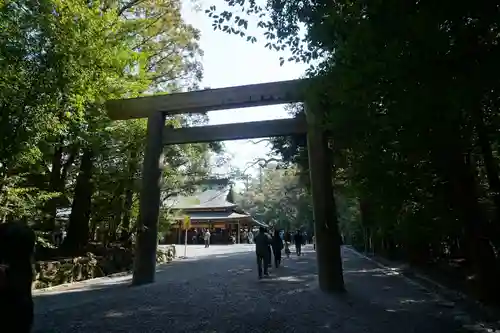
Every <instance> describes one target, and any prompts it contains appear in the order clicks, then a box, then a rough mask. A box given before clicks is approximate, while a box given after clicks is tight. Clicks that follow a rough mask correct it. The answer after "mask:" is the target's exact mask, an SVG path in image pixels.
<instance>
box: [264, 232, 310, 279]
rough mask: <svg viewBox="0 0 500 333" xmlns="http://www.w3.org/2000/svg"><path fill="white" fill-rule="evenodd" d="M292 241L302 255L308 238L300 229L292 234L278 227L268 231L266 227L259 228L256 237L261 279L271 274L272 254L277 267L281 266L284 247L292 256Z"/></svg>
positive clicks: (287, 254)
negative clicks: (303, 246)
mask: <svg viewBox="0 0 500 333" xmlns="http://www.w3.org/2000/svg"><path fill="white" fill-rule="evenodd" d="M292 241H293V243H294V244H295V251H296V254H297V256H300V255H302V245H305V242H306V238H305V237H304V235H303V233H302V232H301V231H300V230H297V231H296V232H295V233H294V234H293V235H292V233H291V232H283V233H282V232H281V231H280V230H277V229H275V230H273V231H271V232H268V231H267V230H266V228H264V227H260V228H259V233H258V234H257V235H256V236H255V237H254V242H255V253H256V255H257V270H258V273H259V279H262V277H264V276H269V267H270V266H271V256H272V257H274V266H275V267H276V268H279V267H280V265H281V252H282V250H283V248H284V249H285V254H286V256H287V257H290V244H291V243H292Z"/></svg>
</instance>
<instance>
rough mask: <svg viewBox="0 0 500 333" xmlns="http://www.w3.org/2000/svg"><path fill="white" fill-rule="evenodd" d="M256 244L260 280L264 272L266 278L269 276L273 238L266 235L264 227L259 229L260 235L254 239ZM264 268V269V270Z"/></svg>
mask: <svg viewBox="0 0 500 333" xmlns="http://www.w3.org/2000/svg"><path fill="white" fill-rule="evenodd" d="M254 242H255V254H256V256H257V271H258V272H259V279H262V270H264V276H269V271H268V269H269V261H270V259H271V258H270V256H269V245H270V244H271V238H270V237H269V235H268V234H267V233H266V229H265V228H264V227H260V228H259V233H258V234H257V236H255V238H254ZM263 267H264V269H263Z"/></svg>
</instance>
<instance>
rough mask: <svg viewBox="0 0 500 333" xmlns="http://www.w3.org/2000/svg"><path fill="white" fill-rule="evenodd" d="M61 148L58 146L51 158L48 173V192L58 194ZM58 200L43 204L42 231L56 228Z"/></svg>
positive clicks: (53, 199) (54, 199)
mask: <svg viewBox="0 0 500 333" xmlns="http://www.w3.org/2000/svg"><path fill="white" fill-rule="evenodd" d="M62 156H63V147H62V146H58V147H57V148H56V149H55V151H54V155H53V156H52V170H51V171H50V180H49V191H50V192H59V191H60V188H61V186H60V182H61V170H62V161H61V160H62ZM58 201H59V198H52V199H50V200H49V201H47V203H46V204H45V209H44V210H45V213H46V221H45V224H44V229H45V230H47V231H53V230H54V229H55V226H56V214H57V203H58Z"/></svg>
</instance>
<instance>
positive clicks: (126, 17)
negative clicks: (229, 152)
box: [0, 0, 223, 253]
mask: <svg viewBox="0 0 500 333" xmlns="http://www.w3.org/2000/svg"><path fill="white" fill-rule="evenodd" d="M199 36H200V35H199V31H197V30H196V29H194V28H193V27H192V26H190V25H188V24H186V23H185V22H184V21H183V20H182V18H181V2H180V1H163V0H151V1H131V2H122V1H100V0H99V1H93V2H89V3H86V2H78V1H73V0H70V1H61V0H42V1H38V2H30V1H20V2H19V1H18V2H11V1H7V2H1V3H0V60H1V61H0V77H2V80H1V82H0V106H1V108H2V115H1V116H0V222H1V221H5V220H8V219H27V220H28V221H29V223H30V224H31V225H32V226H33V227H34V228H35V229H36V230H37V234H38V235H39V237H38V238H39V240H38V244H39V245H41V246H42V247H45V248H48V247H51V246H50V245H49V244H50V241H51V238H52V237H51V236H52V235H51V232H52V231H54V229H55V228H56V229H58V228H61V227H63V228H65V229H66V230H67V233H68V234H67V238H66V240H65V244H63V245H65V248H66V249H67V250H68V251H69V252H75V251H76V252H80V253H84V252H85V246H86V244H87V243H88V241H89V240H90V241H101V242H104V243H110V242H114V241H117V240H121V241H124V242H127V241H129V240H130V236H131V235H132V234H133V233H134V232H135V230H136V228H135V226H136V221H137V218H138V210H139V207H138V198H139V193H140V190H141V181H140V180H141V178H142V174H141V173H142V160H143V158H144V149H145V147H144V142H145V136H146V125H147V122H146V121H145V120H144V119H139V120H130V121H118V122H111V121H110V119H108V117H107V115H106V111H105V109H104V107H103V102H105V101H106V100H109V99H114V98H126V97H136V96H141V95H147V94H151V93H163V94H167V93H171V92H174V91H183V90H189V89H194V88H196V87H197V85H198V83H199V81H200V79H201V78H202V73H203V72H202V66H201V62H200V58H201V56H202V54H203V53H202V51H201V49H200V48H199V44H198V40H199ZM206 121H207V117H206V115H188V116H176V117H172V118H169V119H167V123H168V124H169V125H173V126H175V127H178V126H192V125H194V124H203V123H205V122H206ZM222 151H223V147H222V146H221V145H220V144H218V143H213V144H191V145H177V146H168V147H165V150H164V161H163V164H164V172H163V177H162V199H165V198H167V197H169V196H171V195H174V194H177V193H180V192H189V191H190V190H191V189H192V186H193V184H194V183H195V182H196V181H198V180H199V179H200V178H203V177H205V176H207V175H208V174H209V173H210V172H211V164H210V162H209V161H210V158H211V156H212V154H213V153H216V154H217V153H221V152H222ZM60 208H64V209H68V208H72V213H71V215H70V216H69V220H67V219H65V218H62V219H59V218H57V211H58V209H60ZM170 220H171V216H170V215H169V213H168V210H167V211H166V212H165V214H164V216H162V219H161V223H160V229H161V230H165V229H166V228H167V226H168V222H169V221H170Z"/></svg>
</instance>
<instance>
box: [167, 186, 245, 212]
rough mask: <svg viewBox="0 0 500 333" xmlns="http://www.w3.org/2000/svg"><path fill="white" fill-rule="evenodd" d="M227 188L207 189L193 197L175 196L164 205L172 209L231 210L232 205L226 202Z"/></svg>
mask: <svg viewBox="0 0 500 333" xmlns="http://www.w3.org/2000/svg"><path fill="white" fill-rule="evenodd" d="M228 193H229V188H228V187H221V188H217V189H207V190H205V191H200V192H198V193H195V194H193V195H187V196H177V197H173V198H169V199H167V200H166V201H165V205H166V206H167V207H170V208H172V209H200V208H233V207H236V205H235V204H234V203H231V202H228V201H227V200H226V197H227V194H228Z"/></svg>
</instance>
